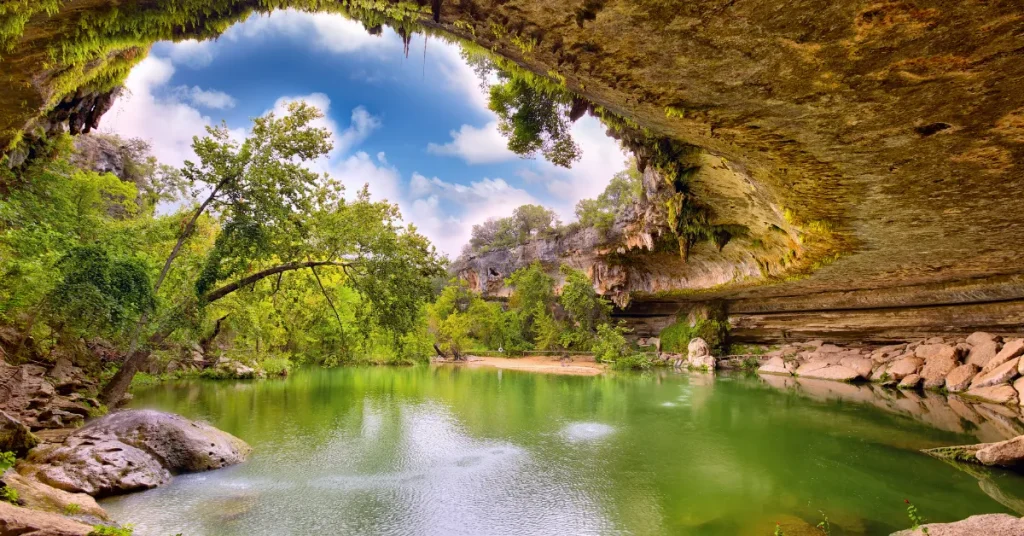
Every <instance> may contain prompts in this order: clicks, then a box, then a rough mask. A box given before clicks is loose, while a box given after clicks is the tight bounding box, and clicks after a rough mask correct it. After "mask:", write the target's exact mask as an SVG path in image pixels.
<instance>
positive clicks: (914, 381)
mask: <svg viewBox="0 0 1024 536" xmlns="http://www.w3.org/2000/svg"><path fill="white" fill-rule="evenodd" d="M922 379H923V378H921V375H920V374H909V375H907V376H905V377H904V378H903V379H902V380H900V385H899V388H900V389H917V388H918V387H920V386H921V380H922Z"/></svg>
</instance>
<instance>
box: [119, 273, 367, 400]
mask: <svg viewBox="0 0 1024 536" xmlns="http://www.w3.org/2000/svg"><path fill="white" fill-rule="evenodd" d="M317 266H350V264H349V263H344V262H337V261H309V262H289V263H285V264H280V265H277V266H274V267H273V268H267V269H266V270H263V271H262V272H257V273H255V274H253V275H250V276H248V277H244V278H242V279H239V280H238V281H235V282H234V283H229V284H227V285H224V286H223V287H220V288H218V289H216V290H212V291H210V292H208V293H206V295H204V296H203V297H202V301H203V302H205V303H207V304H209V303H212V302H215V301H217V300H219V299H221V298H223V297H225V296H227V295H229V294H231V293H232V292H234V291H236V290H238V289H240V288H243V287H247V286H249V285H253V284H255V283H257V282H259V281H260V280H262V279H266V278H268V277H270V276H272V275H277V274H280V273H284V272H289V271H292V270H301V269H303V268H315V267H317ZM176 329H177V328H165V329H164V330H163V331H160V332H158V333H156V334H154V335H153V336H152V337H150V338H149V341H147V342H148V344H147V347H146V348H138V349H134V350H132V351H131V352H130V353H129V355H128V359H125V361H124V364H123V365H121V368H120V369H119V370H118V371H117V374H114V377H113V378H111V379H110V381H109V382H107V384H106V385H105V386H103V392H102V393H101V394H100V401H101V402H103V403H104V404H106V405H107V407H115V406H116V405H117V404H118V403H119V402H120V401H121V399H122V398H124V395H125V394H126V393H127V392H128V388H129V387H131V385H132V379H133V378H134V377H135V373H136V372H138V371H139V370H140V369H142V366H143V365H145V364H146V362H147V361H149V356H150V354H151V351H150V350H149V348H153V347H154V346H158V345H160V344H161V343H163V342H164V340H165V339H167V337H170V336H171V334H172V333H174V331H175V330H176Z"/></svg>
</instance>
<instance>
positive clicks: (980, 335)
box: [967, 331, 1001, 346]
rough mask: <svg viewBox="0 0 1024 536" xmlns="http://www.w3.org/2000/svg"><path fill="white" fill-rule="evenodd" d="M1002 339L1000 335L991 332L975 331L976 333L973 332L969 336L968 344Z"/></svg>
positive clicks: (974, 344) (976, 344) (975, 344)
mask: <svg viewBox="0 0 1024 536" xmlns="http://www.w3.org/2000/svg"><path fill="white" fill-rule="evenodd" d="M1000 340H1001V339H1000V338H999V337H996V336H995V335H993V334H991V333H986V332H984V331H975V332H974V333H971V334H970V335H969V336H968V337H967V344H970V345H971V346H978V345H979V344H982V343H986V342H998V341H1000Z"/></svg>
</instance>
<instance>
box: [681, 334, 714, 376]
mask: <svg viewBox="0 0 1024 536" xmlns="http://www.w3.org/2000/svg"><path fill="white" fill-rule="evenodd" d="M686 363H687V364H688V365H689V366H690V367H693V368H705V369H708V370H714V369H715V366H716V361H715V358H714V357H712V355H711V348H710V347H709V346H708V343H707V342H705V341H704V339H702V338H700V337H695V338H693V339H692V340H691V341H690V344H689V345H688V346H687V347H686Z"/></svg>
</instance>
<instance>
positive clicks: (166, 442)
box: [21, 410, 251, 496]
mask: <svg viewBox="0 0 1024 536" xmlns="http://www.w3.org/2000/svg"><path fill="white" fill-rule="evenodd" d="M250 451H251V449H250V448H249V446H248V445H246V444H245V442H243V441H242V440H240V439H238V438H236V437H234V436H232V435H231V434H228V433H226V432H222V431H220V430H217V429H216V428H213V427H212V426H210V425H208V424H205V423H200V422H194V421H190V420H188V419H185V418H184V417H180V416H178V415H172V414H169V413H162V412H158V411H152V410H130V411H122V412H118V413H114V414H111V415H108V416H106V417H103V418H102V419H98V420H96V421H93V422H91V423H89V424H88V425H86V426H85V427H83V428H82V429H80V430H78V431H76V432H75V433H73V434H71V435H69V436H68V437H67V439H65V441H64V443H62V444H59V445H47V446H44V447H40V448H38V449H36V450H34V451H33V452H32V453H31V454H30V455H29V459H28V463H27V464H26V467H25V468H23V469H21V472H22V473H24V474H26V475H27V476H30V477H33V478H37V479H38V480H40V481H41V482H43V483H45V484H48V485H50V486H53V487H56V488H59V489H62V490H65V491H69V492H81V493H87V494H89V495H93V496H106V495H114V494H119V493H127V492H131V491H138V490H143V489H149V488H154V487H157V486H160V485H162V484H164V483H166V482H167V481H168V480H169V479H170V477H171V475H172V474H176V473H186V472H195V471H206V470H210V469H219V468H221V467H225V466H228V465H232V464H235V463H239V462H241V461H244V460H245V458H246V457H247V456H248V454H249V452H250Z"/></svg>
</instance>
